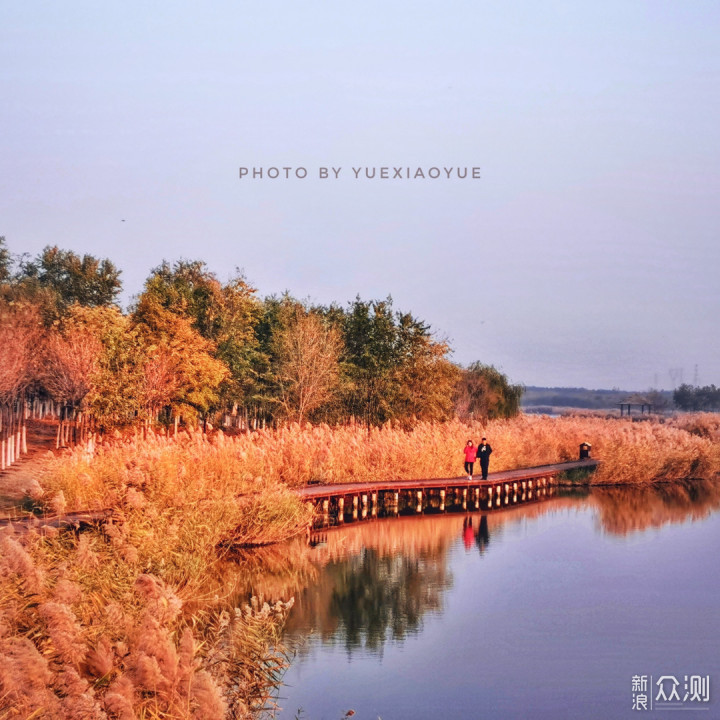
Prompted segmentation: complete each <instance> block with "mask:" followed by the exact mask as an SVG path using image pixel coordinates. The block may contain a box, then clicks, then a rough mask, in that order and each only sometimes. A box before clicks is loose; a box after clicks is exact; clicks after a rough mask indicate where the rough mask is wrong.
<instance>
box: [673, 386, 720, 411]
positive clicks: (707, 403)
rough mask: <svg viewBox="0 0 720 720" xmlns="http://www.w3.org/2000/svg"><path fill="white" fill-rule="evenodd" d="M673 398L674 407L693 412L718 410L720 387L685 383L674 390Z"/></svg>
mask: <svg viewBox="0 0 720 720" xmlns="http://www.w3.org/2000/svg"><path fill="white" fill-rule="evenodd" d="M673 400H674V401H675V407H677V408H679V409H680V410H690V411H695V412H697V411H704V412H707V411H711V410H720V388H717V387H715V385H706V386H705V387H699V386H698V387H695V386H693V385H688V384H687V383H685V384H683V385H680V387H678V388H677V389H676V390H675V392H674V393H673Z"/></svg>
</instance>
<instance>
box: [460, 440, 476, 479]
mask: <svg viewBox="0 0 720 720" xmlns="http://www.w3.org/2000/svg"><path fill="white" fill-rule="evenodd" d="M463 450H464V451H465V472H466V473H467V474H468V480H472V476H473V463H474V462H475V457H476V456H477V448H476V447H475V443H473V441H472V440H468V441H467V444H466V445H465V447H464V448H463Z"/></svg>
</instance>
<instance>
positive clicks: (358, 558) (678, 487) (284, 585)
mask: <svg viewBox="0 0 720 720" xmlns="http://www.w3.org/2000/svg"><path fill="white" fill-rule="evenodd" d="M568 508H576V509H579V508H582V509H590V510H591V511H592V512H593V513H595V518H596V523H597V525H598V526H599V528H600V529H601V530H602V531H603V532H605V533H610V534H614V535H626V534H628V533H631V532H640V531H642V530H645V529H647V528H649V527H653V528H656V527H659V526H661V525H664V524H666V523H678V522H683V521H685V520H696V519H701V518H704V517H706V516H707V515H708V514H709V513H711V512H712V511H713V510H717V509H718V508H720V483H718V482H710V481H686V482H679V483H666V484H662V485H653V486H648V487H595V488H593V489H592V490H591V491H589V492H588V490H587V489H580V490H568V491H563V492H561V493H560V494H559V495H558V496H556V497H554V498H552V499H550V500H548V501H546V502H540V503H536V504H533V505H520V506H516V507H509V508H507V509H505V508H502V507H501V508H499V509H496V508H493V509H492V510H490V511H484V512H483V511H481V512H474V513H467V512H465V513H462V512H460V513H449V514H436V515H430V516H414V517H410V516H405V517H397V518H386V519H375V520H369V521H364V522H357V523H351V524H348V525H345V526H342V527H335V528H325V529H323V530H320V531H318V532H315V533H314V534H313V535H312V536H311V537H310V538H305V537H303V538H297V539H295V540H294V541H292V542H289V543H286V544H284V545H280V546H272V547H268V548H260V549H254V550H247V551H239V552H238V553H237V554H236V555H235V556H234V557H233V559H232V561H231V562H228V563H226V564H225V565H224V566H223V569H222V572H223V574H224V575H225V576H226V577H227V578H228V579H230V578H232V581H233V582H234V583H235V584H236V587H237V588H238V590H237V592H238V593H239V595H241V596H245V597H249V596H250V595H257V596H261V597H263V598H265V599H266V600H268V601H273V602H274V601H276V600H280V599H283V600H287V599H289V598H290V597H294V598H295V606H294V607H293V610H292V612H291V614H290V617H289V619H288V624H287V629H286V632H287V635H288V636H293V637H297V636H300V635H302V634H307V633H311V634H313V635H315V636H318V637H320V638H321V639H322V640H323V642H324V643H332V644H335V645H340V646H343V647H344V648H345V649H347V650H348V651H349V652H352V651H353V650H355V649H357V648H363V649H364V650H369V651H376V652H380V651H381V650H382V646H383V644H384V643H385V642H387V641H401V640H402V639H403V638H405V637H407V636H408V635H412V634H414V633H417V632H419V631H420V630H421V629H422V626H423V617H424V616H425V615H426V614H427V613H432V612H438V611H441V610H442V609H443V603H444V596H445V594H446V592H447V591H448V590H449V589H450V588H451V587H452V585H453V576H452V573H451V572H450V570H449V567H448V561H447V558H448V553H449V550H450V548H451V547H452V546H453V545H455V544H456V543H458V542H461V543H462V545H463V546H464V548H465V551H466V552H479V553H480V555H481V556H484V555H487V553H491V552H492V548H493V546H494V543H492V542H491V539H492V538H499V537H501V536H502V534H503V531H504V528H505V526H507V525H508V524H510V525H515V524H518V523H522V522H527V521H531V520H533V519H535V518H538V517H540V516H542V515H545V514H546V513H548V512H557V511H559V510H563V509H568ZM240 599H244V597H243V598H238V600H240Z"/></svg>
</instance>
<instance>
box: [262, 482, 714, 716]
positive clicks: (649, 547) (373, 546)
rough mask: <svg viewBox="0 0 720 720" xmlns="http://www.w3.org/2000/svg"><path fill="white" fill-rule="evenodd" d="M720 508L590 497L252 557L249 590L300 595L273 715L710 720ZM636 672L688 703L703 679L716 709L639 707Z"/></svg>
mask: <svg viewBox="0 0 720 720" xmlns="http://www.w3.org/2000/svg"><path fill="white" fill-rule="evenodd" d="M719 498H720V492H719V490H718V487H717V486H716V485H711V484H707V483H706V484H702V485H692V484H684V485H677V486H675V485H673V486H667V485H666V486H662V487H661V488H658V489H655V490H647V489H637V490H630V489H621V490H595V491H593V492H592V494H590V495H589V496H585V497H583V496H570V497H556V498H553V499H551V500H547V501H545V502H543V503H538V504H535V505H526V506H523V507H517V508H513V509H510V510H498V511H491V512H490V513H488V514H482V513H479V512H476V513H472V514H447V515H436V516H424V517H410V518H398V519H387V520H374V521H367V522H362V523H356V524H353V525H348V526H346V527H344V528H342V529H331V530H329V531H327V532H326V533H324V534H322V535H320V536H318V538H316V540H319V541H320V543H319V544H317V545H315V546H314V547H309V546H308V545H307V543H306V542H297V543H292V544H289V545H287V546H285V547H283V548H276V549H274V550H271V551H268V552H267V553H266V555H265V556H264V557H262V558H258V557H257V556H256V557H255V558H254V560H253V572H254V579H253V588H252V590H253V592H255V593H263V594H264V595H265V597H267V598H273V597H289V596H290V595H294V597H295V600H296V602H295V606H294V608H293V610H292V611H291V615H290V618H289V622H288V627H287V631H286V641H287V643H288V644H290V645H291V646H293V647H295V648H296V655H295V657H294V659H293V661H292V664H291V667H290V669H289V670H288V672H287V674H286V675H285V686H284V687H283V688H282V691H281V693H280V698H279V700H278V703H279V705H280V706H281V707H282V708H283V710H282V711H281V712H278V717H280V718H294V717H295V716H296V714H297V713H298V710H299V709H300V708H302V713H301V714H300V717H304V718H309V719H310V720H339V719H340V718H342V717H343V716H344V715H345V713H346V712H347V711H348V710H351V709H352V710H354V711H355V718H358V719H361V720H364V719H365V718H369V719H371V720H375V719H376V718H382V720H393V719H397V718H412V719H413V720H414V719H418V720H419V719H424V718H427V719H428V720H429V719H431V718H433V719H434V718H502V719H507V718H553V719H555V718H603V719H606V718H624V717H628V718H630V717H634V718H638V717H640V718H642V717H667V716H668V715H669V716H670V717H673V716H676V717H683V718H686V717H688V716H690V717H701V718H711V717H712V718H718V717H720V697H718V696H719V695H720V605H719V604H720V573H718V570H719V569H720V562H719V561H718V551H719V550H720V513H719V512H718V508H719V507H720V501H719ZM470 521H471V524H470ZM638 675H640V676H642V675H647V676H648V682H649V681H650V676H652V679H653V683H654V682H655V681H656V680H657V679H658V678H660V677H661V676H663V675H665V676H675V677H676V678H677V679H678V680H679V681H680V683H681V686H680V687H679V688H678V691H679V693H680V696H681V698H682V696H683V695H684V688H683V687H682V683H684V679H685V676H686V675H687V676H691V675H700V676H702V677H705V676H708V675H709V676H710V693H709V694H710V701H709V702H703V703H699V702H695V703H693V704H690V703H683V704H682V709H680V707H677V708H674V709H667V708H664V709H659V708H657V707H655V708H653V709H652V710H648V711H642V710H641V711H633V709H632V705H633V692H632V690H633V687H632V679H633V676H638ZM666 687H667V685H666ZM636 690H637V688H636ZM657 691H658V689H657V687H656V686H655V687H648V693H647V694H648V698H649V700H648V705H649V701H650V696H651V695H652V696H653V698H654V696H655V694H656V693H657ZM668 692H669V691H668Z"/></svg>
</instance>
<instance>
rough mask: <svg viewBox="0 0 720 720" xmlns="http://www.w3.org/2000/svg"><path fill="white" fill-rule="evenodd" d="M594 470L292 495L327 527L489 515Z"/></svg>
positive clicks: (526, 471)
mask: <svg viewBox="0 0 720 720" xmlns="http://www.w3.org/2000/svg"><path fill="white" fill-rule="evenodd" d="M596 467H597V461H596V460H589V459H588V460H579V461H576V462H568V463H558V464H556V465H541V466H539V467H534V468H522V469H520V470H507V471H504V472H498V473H492V474H491V475H490V476H489V477H488V479H487V480H467V478H464V477H456V478H434V479H429V480H394V481H393V480H387V481H382V482H374V483H346V484H335V485H322V486H314V487H305V488H302V489H300V490H298V491H297V492H298V494H299V495H300V497H302V498H303V499H305V500H306V501H308V502H311V503H313V504H314V505H315V506H316V507H317V508H318V509H319V510H320V511H321V512H322V516H323V521H324V522H325V523H326V524H327V522H329V521H330V517H331V516H332V517H333V519H335V521H337V522H343V521H345V520H346V519H347V520H349V519H353V520H357V519H363V518H366V517H368V516H370V517H376V516H377V515H399V514H403V513H407V512H416V513H421V512H432V511H435V512H445V511H446V510H480V509H493V508H499V507H505V506H508V505H510V504H517V503H523V502H529V501H534V500H539V499H541V498H543V497H545V496H547V494H548V490H549V489H550V488H551V487H552V486H553V485H555V484H556V483H557V477H558V475H561V474H563V473H565V472H567V471H569V470H580V469H584V470H588V471H592V470H594V469H595V468H596Z"/></svg>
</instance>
